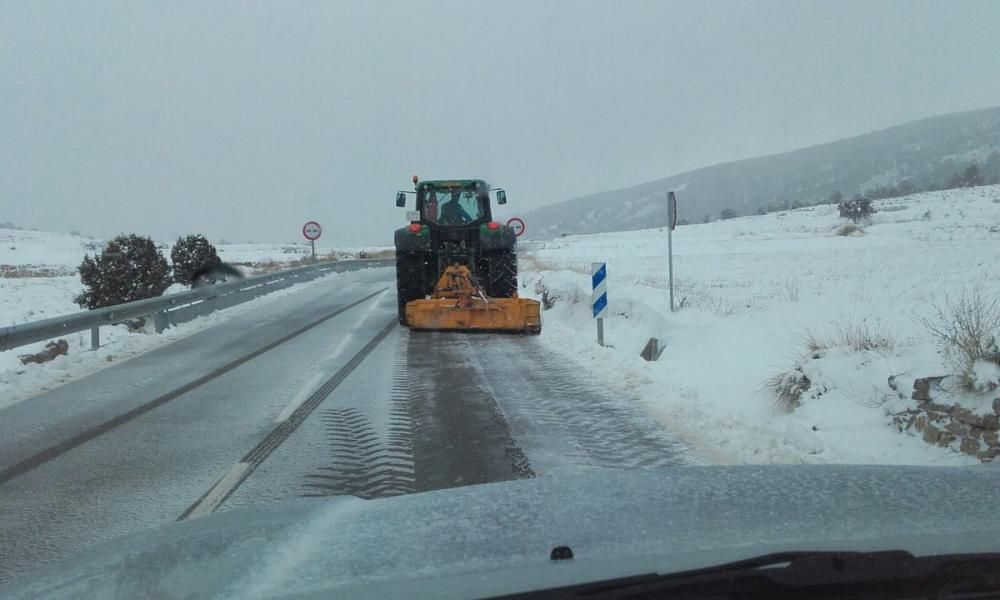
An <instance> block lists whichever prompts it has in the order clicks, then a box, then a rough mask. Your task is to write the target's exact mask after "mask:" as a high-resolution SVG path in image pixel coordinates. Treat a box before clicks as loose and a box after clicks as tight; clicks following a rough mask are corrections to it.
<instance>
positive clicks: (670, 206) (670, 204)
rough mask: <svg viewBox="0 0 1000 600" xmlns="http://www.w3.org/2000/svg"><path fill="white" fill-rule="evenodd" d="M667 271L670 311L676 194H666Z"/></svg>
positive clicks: (672, 297) (671, 302) (672, 302)
mask: <svg viewBox="0 0 1000 600" xmlns="http://www.w3.org/2000/svg"><path fill="white" fill-rule="evenodd" d="M667 221H668V222H667V273H668V278H669V285H668V287H669V288H670V312H674V310H675V309H674V236H673V233H674V227H675V226H676V225H677V196H675V195H674V193H673V192H670V193H669V194H667Z"/></svg>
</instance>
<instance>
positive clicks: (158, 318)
mask: <svg viewBox="0 0 1000 600" xmlns="http://www.w3.org/2000/svg"><path fill="white" fill-rule="evenodd" d="M167 327H170V321H169V320H168V319H167V311H165V310H160V311H157V312H155V313H153V328H154V329H155V330H156V333H163V330H164V329H166V328H167Z"/></svg>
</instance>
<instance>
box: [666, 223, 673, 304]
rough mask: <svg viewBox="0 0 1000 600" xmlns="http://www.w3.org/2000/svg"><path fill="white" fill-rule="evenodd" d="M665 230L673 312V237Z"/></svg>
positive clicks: (668, 230)
mask: <svg viewBox="0 0 1000 600" xmlns="http://www.w3.org/2000/svg"><path fill="white" fill-rule="evenodd" d="M671 229H672V228H670V227H668V228H667V271H668V273H669V278H670V312H674V236H673V235H672V233H673V232H672V231H671Z"/></svg>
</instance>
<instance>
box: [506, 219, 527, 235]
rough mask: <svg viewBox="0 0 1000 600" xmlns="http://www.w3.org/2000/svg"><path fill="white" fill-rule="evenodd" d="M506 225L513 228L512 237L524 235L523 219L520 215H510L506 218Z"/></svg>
mask: <svg viewBox="0 0 1000 600" xmlns="http://www.w3.org/2000/svg"><path fill="white" fill-rule="evenodd" d="M507 227H510V228H511V229H513V230H514V237H521V236H522V235H524V219H522V218H521V217H511V218H510V219H508V220H507Z"/></svg>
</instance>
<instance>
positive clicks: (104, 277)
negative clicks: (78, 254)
mask: <svg viewBox="0 0 1000 600" xmlns="http://www.w3.org/2000/svg"><path fill="white" fill-rule="evenodd" d="M80 281H81V282H82V283H83V286H84V291H83V293H82V294H80V296H78V297H77V299H76V301H77V304H79V305H80V306H83V307H86V308H90V309H94V308H102V307H105V306H113V305H115V304H121V303H123V302H132V301H134V300H144V299H146V298H152V297H154V296H159V295H161V294H163V291H164V290H166V289H167V287H169V286H170V267H169V266H168V265H167V259H166V258H164V257H163V255H162V254H161V253H160V251H159V250H158V249H157V248H156V244H155V243H154V242H153V240H151V239H149V238H148V237H141V236H138V235H135V234H134V233H133V234H129V235H120V236H118V237H116V238H115V239H113V240H111V241H110V242H108V243H107V245H106V246H105V247H104V249H103V250H102V251H101V253H100V254H98V255H96V256H94V257H93V258H91V257H90V255H89V254H87V255H85V256H84V257H83V263H81V264H80Z"/></svg>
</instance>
